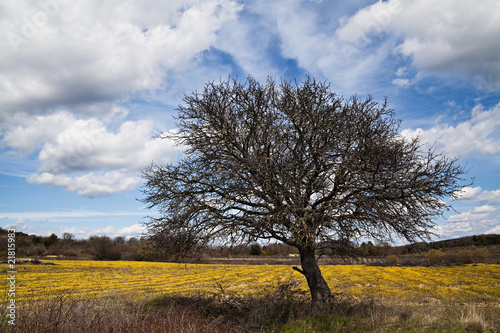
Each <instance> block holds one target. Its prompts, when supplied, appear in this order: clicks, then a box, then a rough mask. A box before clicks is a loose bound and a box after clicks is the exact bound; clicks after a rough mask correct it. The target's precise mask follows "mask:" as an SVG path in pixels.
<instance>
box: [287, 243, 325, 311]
mask: <svg viewBox="0 0 500 333" xmlns="http://www.w3.org/2000/svg"><path fill="white" fill-rule="evenodd" d="M299 253H300V263H301V265H302V269H299V268H297V267H293V269H295V270H296V271H298V272H300V273H302V274H303V275H304V276H305V277H306V280H307V284H308V285H309V290H310V291H311V299H312V306H313V307H319V308H323V307H325V306H328V304H330V301H331V299H332V293H331V291H330V288H329V287H328V284H327V283H326V281H325V279H324V278H323V275H322V274H321V270H320V269H319V266H318V262H317V261H316V256H315V254H314V249H313V248H310V247H302V248H299Z"/></svg>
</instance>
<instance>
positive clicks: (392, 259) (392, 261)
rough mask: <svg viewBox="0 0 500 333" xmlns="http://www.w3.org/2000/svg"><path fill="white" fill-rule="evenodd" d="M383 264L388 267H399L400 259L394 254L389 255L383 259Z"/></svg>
mask: <svg viewBox="0 0 500 333" xmlns="http://www.w3.org/2000/svg"><path fill="white" fill-rule="evenodd" d="M385 263H386V264H389V265H401V259H399V257H398V256H397V255H395V254H390V255H388V256H386V257H385Z"/></svg>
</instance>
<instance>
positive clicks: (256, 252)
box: [0, 228, 500, 263]
mask: <svg viewBox="0 0 500 333" xmlns="http://www.w3.org/2000/svg"><path fill="white" fill-rule="evenodd" d="M499 245H500V235H496V234H494V235H474V236H468V237H462V238H457V239H451V240H443V241H438V242H429V243H426V242H421V243H417V244H412V245H404V246H391V245H390V244H387V243H377V244H374V243H372V242H370V241H368V242H363V243H361V244H352V251H351V253H350V255H352V256H356V257H387V256H412V255H420V256H427V257H428V260H429V262H432V261H433V262H434V263H440V262H450V263H453V262H462V263H464V262H465V263H466V262H467V261H472V262H475V261H477V259H478V257H479V259H483V257H489V258H490V259H491V257H498V252H500V247H499ZM485 247H491V249H492V250H491V251H490V250H488V251H486V250H484V249H483V250H481V251H479V250H477V248H485ZM460 251H461V252H460ZM297 253H298V252H297V250H296V248H294V247H292V246H288V245H285V244H276V243H273V244H265V245H262V244H256V243H255V244H248V245H239V246H233V247H225V246H221V247H196V248H195V250H194V251H193V253H191V254H188V255H187V256H184V257H181V259H184V260H186V259H188V258H190V259H193V258H197V259H198V260H199V259H200V258H201V259H203V258H221V257H228V256H241V257H243V256H250V255H251V256H290V255H297ZM323 254H324V255H326V256H336V254H335V253H334V252H328V251H326V252H325V253H323ZM0 255H1V257H2V258H6V256H7V230H5V229H2V228H0ZM46 256H58V257H64V258H67V259H87V260H130V261H173V260H179V259H180V257H179V256H178V255H176V254H172V253H171V252H168V251H165V249H164V248H161V247H159V246H157V245H156V244H155V243H154V242H153V241H152V240H151V239H149V238H148V237H132V238H129V239H126V238H125V237H122V236H119V237H115V238H111V237H108V236H90V237H89V238H88V239H76V238H75V237H74V235H72V234H71V233H64V234H63V235H62V238H60V237H58V236H57V235H55V234H52V235H50V236H48V237H44V236H37V235H28V234H26V233H23V232H16V257H17V258H26V257H28V258H41V257H46ZM464 258H465V259H464ZM493 259H494V258H493ZM494 260H497V259H494ZM479 261H481V260H479ZM489 261H491V260H489Z"/></svg>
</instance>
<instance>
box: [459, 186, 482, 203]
mask: <svg viewBox="0 0 500 333" xmlns="http://www.w3.org/2000/svg"><path fill="white" fill-rule="evenodd" d="M481 190H482V189H481V187H479V186H478V187H470V186H466V187H464V188H462V189H461V190H459V191H457V192H455V193H454V197H455V198H456V199H457V200H461V199H471V198H474V197H475V196H476V195H477V194H478V193H479V192H481Z"/></svg>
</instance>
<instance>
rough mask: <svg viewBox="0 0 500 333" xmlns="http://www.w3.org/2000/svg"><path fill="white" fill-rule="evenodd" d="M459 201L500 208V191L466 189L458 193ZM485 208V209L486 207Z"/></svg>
mask: <svg viewBox="0 0 500 333" xmlns="http://www.w3.org/2000/svg"><path fill="white" fill-rule="evenodd" d="M456 198H457V200H469V201H472V202H478V203H483V204H486V206H488V207H489V206H490V205H496V206H500V190H495V191H486V190H485V191H483V189H482V188H481V187H479V186H478V187H464V188H463V189H462V190H460V191H457V193H456ZM486 206H485V207H486Z"/></svg>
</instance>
